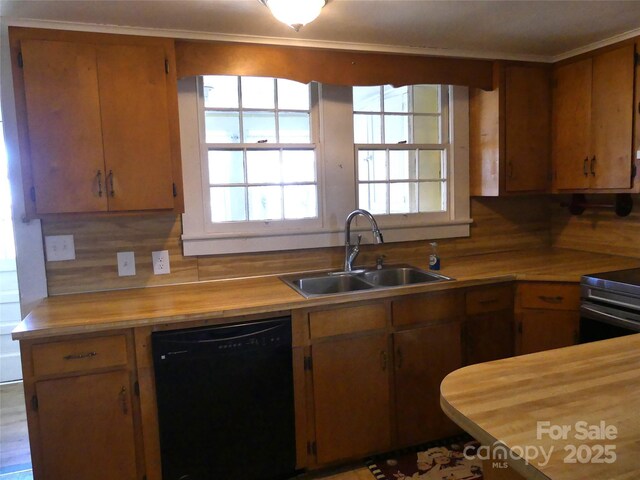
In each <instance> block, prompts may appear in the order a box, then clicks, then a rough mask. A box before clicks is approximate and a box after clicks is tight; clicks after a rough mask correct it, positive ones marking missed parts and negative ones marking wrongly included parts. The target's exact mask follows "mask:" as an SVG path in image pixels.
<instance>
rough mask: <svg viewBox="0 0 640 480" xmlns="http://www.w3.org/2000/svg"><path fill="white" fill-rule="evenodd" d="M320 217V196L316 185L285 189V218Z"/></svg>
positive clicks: (286, 187)
mask: <svg viewBox="0 0 640 480" xmlns="http://www.w3.org/2000/svg"><path fill="white" fill-rule="evenodd" d="M317 215H318V194H317V192H316V186H315V185H291V186H285V187H284V218H285V219H295V218H312V217H316V216H317Z"/></svg>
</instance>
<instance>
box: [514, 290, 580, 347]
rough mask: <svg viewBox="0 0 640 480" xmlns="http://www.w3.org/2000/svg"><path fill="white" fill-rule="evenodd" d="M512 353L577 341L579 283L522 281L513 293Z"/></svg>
mask: <svg viewBox="0 0 640 480" xmlns="http://www.w3.org/2000/svg"><path fill="white" fill-rule="evenodd" d="M516 322H517V328H518V331H517V341H516V353H517V354H518V355H524V354H527V353H534V352H540V351H543V350H551V349H553V348H561V347H568V346H570V345H575V344H576V343H578V341H579V330H580V286H579V285H578V284H577V283H550V282H523V283H520V284H518V290H517V294H516Z"/></svg>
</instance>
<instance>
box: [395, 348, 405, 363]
mask: <svg viewBox="0 0 640 480" xmlns="http://www.w3.org/2000/svg"><path fill="white" fill-rule="evenodd" d="M403 360H404V358H403V357H402V350H400V347H398V348H396V368H402V361H403Z"/></svg>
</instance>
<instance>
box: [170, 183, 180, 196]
mask: <svg viewBox="0 0 640 480" xmlns="http://www.w3.org/2000/svg"><path fill="white" fill-rule="evenodd" d="M171 185H172V186H173V196H174V198H175V197H177V196H178V189H177V188H176V184H175V183H172V184H171Z"/></svg>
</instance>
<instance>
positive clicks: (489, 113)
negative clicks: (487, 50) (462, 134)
mask: <svg viewBox="0 0 640 480" xmlns="http://www.w3.org/2000/svg"><path fill="white" fill-rule="evenodd" d="M496 78H497V86H496V88H495V89H494V90H492V91H483V90H479V89H472V90H471V91H470V94H469V128H470V139H469V142H470V159H469V160H470V165H469V174H470V192H471V195H478V196H498V195H502V194H517V193H531V192H546V191H548V190H549V188H550V164H551V162H550V115H551V74H550V69H549V67H547V66H542V65H539V66H538V65H511V64H508V65H500V66H498V67H497V70H496Z"/></svg>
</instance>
